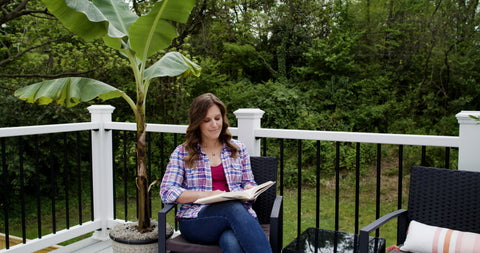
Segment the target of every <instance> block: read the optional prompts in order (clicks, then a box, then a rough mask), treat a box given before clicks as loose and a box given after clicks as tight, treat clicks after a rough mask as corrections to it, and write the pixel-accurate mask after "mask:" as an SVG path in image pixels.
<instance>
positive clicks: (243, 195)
mask: <svg viewBox="0 0 480 253" xmlns="http://www.w3.org/2000/svg"><path fill="white" fill-rule="evenodd" d="M273 184H275V182H273V181H268V182H265V183H263V184H261V185H257V186H255V187H253V188H250V189H247V190H243V191H237V192H224V193H220V194H217V195H214V196H209V197H205V198H200V199H197V201H195V202H193V203H194V204H211V203H216V202H222V201H228V200H243V201H247V200H254V199H256V198H257V197H258V196H259V195H260V194H262V193H263V192H265V191H266V190H267V189H268V188H270V186H272V185H273Z"/></svg>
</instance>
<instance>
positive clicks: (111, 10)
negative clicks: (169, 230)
mask: <svg viewBox="0 0 480 253" xmlns="http://www.w3.org/2000/svg"><path fill="white" fill-rule="evenodd" d="M42 2H43V4H44V5H45V6H46V7H47V9H48V11H49V12H50V13H52V14H53V15H54V16H55V17H56V18H57V19H58V20H60V21H61V22H62V23H63V25H64V26H65V27H66V28H67V29H69V30H70V31H71V32H73V33H75V34H77V35H78V36H79V37H81V38H82V39H84V40H86V41H92V40H96V39H103V42H104V43H105V44H106V45H107V46H109V47H112V48H114V49H116V50H118V51H119V52H120V53H121V54H122V55H123V56H125V57H127V58H128V60H129V63H130V67H131V69H132V71H133V76H134V79H135V85H136V99H135V100H134V99H132V98H131V97H129V96H128V95H127V94H126V93H125V92H123V91H121V90H119V89H117V88H115V87H114V86H111V85H109V84H106V83H104V82H101V81H98V80H94V79H90V78H84V77H67V78H59V79H54V80H46V81H43V82H39V83H35V84H31V85H29V86H26V87H23V88H20V89H18V90H16V91H15V96H16V97H18V98H20V99H22V100H25V101H26V102H29V103H37V104H40V105H47V104H50V103H56V104H57V105H65V106H67V107H71V106H75V105H76V104H78V103H80V102H86V101H90V100H92V99H95V98H100V99H102V100H107V99H112V98H118V97H122V98H123V99H125V101H126V102H127V103H128V105H129V106H130V107H131V109H132V111H133V113H134V114H135V119H136V126H137V145H136V147H137V150H136V153H137V161H138V164H137V179H136V181H137V182H136V185H137V188H138V200H137V201H138V230H139V231H140V232H142V233H143V232H146V231H150V230H151V224H150V216H151V215H150V202H149V199H150V195H149V194H150V193H149V185H148V178H147V169H146V152H145V150H146V147H145V129H146V123H145V102H146V97H147V92H148V88H149V86H150V84H151V81H152V79H153V78H158V77H166V76H170V77H175V76H185V75H195V76H199V75H200V70H201V68H200V67H199V66H198V65H197V64H195V63H194V62H192V61H190V60H189V59H187V58H186V57H185V56H183V55H182V54H180V53H178V52H168V53H166V54H164V55H163V57H162V58H161V59H160V60H158V61H157V62H155V63H154V64H152V65H151V66H147V62H148V59H149V58H150V57H151V56H153V55H154V54H156V53H158V52H159V51H161V50H163V49H165V48H167V47H168V46H169V45H170V44H171V42H172V40H173V39H174V38H175V37H176V36H177V31H176V28H175V26H174V25H173V24H172V23H173V22H179V23H185V22H186V21H187V19H188V16H189V15H190V12H191V10H192V8H193V6H194V5H195V0H162V1H159V2H157V3H155V4H154V5H153V7H152V9H151V10H150V12H149V13H148V14H146V15H143V16H140V17H139V16H138V15H137V14H135V13H134V12H133V11H132V10H131V9H130V7H129V5H128V4H127V3H125V2H124V1H123V0H91V1H90V0H42Z"/></svg>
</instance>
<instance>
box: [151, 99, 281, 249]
mask: <svg viewBox="0 0 480 253" xmlns="http://www.w3.org/2000/svg"><path fill="white" fill-rule="evenodd" d="M228 126H229V124H228V119H227V115H226V107H225V105H224V104H223V102H222V101H220V100H219V99H218V98H217V97H216V96H215V95H213V94H211V93H206V94H203V95H200V96H199V97H197V98H195V100H194V101H193V103H192V105H191V106H190V110H189V126H188V128H187V133H186V136H185V137H186V141H185V143H183V144H182V145H180V146H178V147H177V148H176V149H175V151H173V153H172V154H171V156H170V162H169V164H168V166H167V171H166V172H165V175H164V177H163V180H162V184H161V187H160V195H161V197H162V201H163V202H164V203H180V204H181V206H180V208H179V210H178V212H177V218H178V221H179V226H180V232H181V233H182V236H183V237H184V238H185V239H186V240H188V241H190V242H193V243H202V244H214V243H218V244H219V245H220V247H221V248H222V251H223V252H247V253H248V252H258V253H265V252H271V251H272V250H271V248H270V244H269V242H268V239H267V236H266V235H265V233H264V232H263V230H262V228H261V227H260V224H259V223H258V220H257V219H256V214H255V211H254V210H253V209H252V203H251V202H244V203H241V202H239V201H227V202H219V203H214V204H210V205H199V204H193V202H195V201H196V200H197V199H199V198H203V197H207V196H212V195H215V194H219V193H221V192H223V191H242V190H245V189H249V188H251V187H253V186H255V185H256V183H255V181H254V179H253V174H252V170H251V167H250V157H249V155H248V153H247V151H246V148H245V145H243V144H242V143H241V142H239V141H236V140H234V139H232V136H231V134H230V132H229V131H228Z"/></svg>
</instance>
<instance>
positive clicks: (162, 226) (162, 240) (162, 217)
mask: <svg viewBox="0 0 480 253" xmlns="http://www.w3.org/2000/svg"><path fill="white" fill-rule="evenodd" d="M175 206H176V204H167V205H166V206H165V207H164V208H162V210H160V211H158V252H159V253H166V252H167V240H166V235H167V229H166V225H167V213H168V212H170V211H172V210H173V209H174V207H175Z"/></svg>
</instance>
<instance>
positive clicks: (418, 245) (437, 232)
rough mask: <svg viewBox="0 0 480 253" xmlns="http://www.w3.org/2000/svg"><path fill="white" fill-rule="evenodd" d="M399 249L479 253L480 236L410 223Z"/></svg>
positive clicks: (430, 252) (420, 251)
mask: <svg viewBox="0 0 480 253" xmlns="http://www.w3.org/2000/svg"><path fill="white" fill-rule="evenodd" d="M400 249H401V250H402V251H407V252H418V253H453V252H455V253H460V252H461V253H480V234H475V233H470V232H462V231H458V230H452V229H448V228H441V227H435V226H429V225H426V224H422V223H420V222H417V221H411V222H410V225H409V227H408V233H407V239H406V240H405V243H404V245H403V246H402V247H400Z"/></svg>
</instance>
